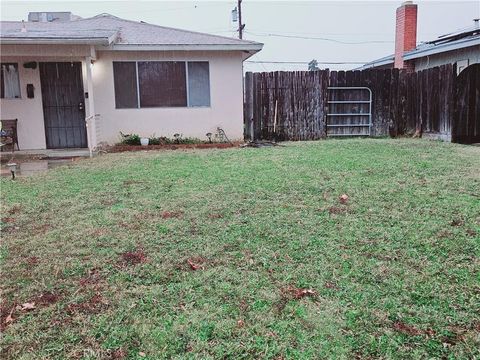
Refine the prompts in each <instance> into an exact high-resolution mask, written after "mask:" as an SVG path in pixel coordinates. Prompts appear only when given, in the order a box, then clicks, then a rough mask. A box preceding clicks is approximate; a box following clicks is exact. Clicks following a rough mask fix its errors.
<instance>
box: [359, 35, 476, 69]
mask: <svg viewBox="0 0 480 360" xmlns="http://www.w3.org/2000/svg"><path fill="white" fill-rule="evenodd" d="M471 46H478V51H480V29H478V28H476V27H472V28H467V29H463V30H462V31H459V32H454V33H451V34H448V35H444V36H440V37H439V38H438V39H435V40H432V41H428V42H425V43H421V44H420V45H418V46H417V47H416V48H415V49H414V50H411V51H408V52H406V53H404V54H403V59H404V60H411V59H416V58H420V57H424V56H429V55H432V54H437V53H442V52H447V51H452V50H457V49H462V48H466V47H471ZM394 59H395V56H394V55H389V56H385V57H383V58H380V59H376V60H373V61H370V62H368V63H366V64H365V65H363V66H362V67H361V68H359V69H362V70H363V69H368V68H372V67H377V66H382V65H388V64H392V63H393V62H394Z"/></svg>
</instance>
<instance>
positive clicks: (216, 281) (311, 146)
mask: <svg viewBox="0 0 480 360" xmlns="http://www.w3.org/2000/svg"><path fill="white" fill-rule="evenodd" d="M342 194H347V195H348V196H349V200H348V203H347V204H341V203H340V202H339V196H340V195H342ZM1 199H2V203H1V205H2V245H1V250H0V261H1V270H2V274H1V275H2V276H1V279H2V281H1V288H2V295H3V300H2V309H3V311H4V313H5V312H9V311H11V310H12V309H13V312H12V316H13V319H14V320H13V322H11V323H10V324H9V325H8V326H7V327H6V328H5V329H4V331H3V334H2V340H1V341H2V358H11V359H41V358H55V359H57V358H86V359H95V358H122V357H124V358H131V359H135V358H137V359H145V358H148V359H158V358H177V359H180V358H191V359H194V358H198V359H209V358H212V359H213V358H235V359H238V358H244V359H246V358H270V359H281V358H285V359H294V358H298V359H309V358H312V359H313V358H337V359H341V358H345V359H351V358H354V357H357V358H379V357H381V358H397V359H405V358H452V359H453V358H459V359H461V358H475V357H480V351H479V349H480V338H479V333H480V275H479V268H480V261H479V255H480V235H479V234H480V148H478V147H468V146H461V145H454V144H446V143H441V142H433V141H422V140H410V139H402V140H388V139H359V140H327V141H320V142H308V143H307V142H305V143H300V142H299V143H287V144H286V146H285V147H275V148H263V149H228V150H204V151H191V152H190V151H185V152H184V151H175V152H173V151H172V152H141V153H123V154H108V155H104V156H99V157H97V158H95V159H92V160H90V159H89V160H83V161H79V162H77V163H76V164H75V165H72V166H65V167H59V168H56V169H54V170H52V171H50V172H49V173H47V174H45V175H42V176H37V177H34V178H20V179H18V180H17V181H15V182H12V181H10V180H8V179H2V180H1ZM128 252H130V253H128ZM125 253H127V254H125ZM188 261H190V262H191V263H192V264H193V265H194V266H195V267H196V266H198V269H197V270H192V269H191V266H190V265H189V263H188ZM295 289H312V290H313V291H315V295H314V296H305V297H302V298H300V299H297V298H295V296H294V291H295ZM42 294H43V296H42ZM26 302H35V309H33V310H31V311H24V310H19V309H15V305H19V304H23V303H26ZM7 315H8V314H6V315H5V314H3V316H2V321H3V322H4V321H5V317H6V316H7ZM3 325H4V324H2V326H3Z"/></svg>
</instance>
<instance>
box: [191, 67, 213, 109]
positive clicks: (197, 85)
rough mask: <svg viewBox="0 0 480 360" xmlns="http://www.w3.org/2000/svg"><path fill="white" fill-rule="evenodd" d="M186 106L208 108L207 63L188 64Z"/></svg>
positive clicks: (208, 80) (208, 83) (208, 79)
mask: <svg viewBox="0 0 480 360" xmlns="http://www.w3.org/2000/svg"><path fill="white" fill-rule="evenodd" d="M188 106H210V75H209V68H208V62H207V61H201V62H200V61H198V62H189V63H188Z"/></svg>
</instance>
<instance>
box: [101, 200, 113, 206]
mask: <svg viewBox="0 0 480 360" xmlns="http://www.w3.org/2000/svg"><path fill="white" fill-rule="evenodd" d="M116 203H117V200H116V199H102V200H100V204H102V205H105V206H112V205H115V204H116Z"/></svg>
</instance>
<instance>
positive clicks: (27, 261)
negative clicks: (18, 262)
mask: <svg viewBox="0 0 480 360" xmlns="http://www.w3.org/2000/svg"><path fill="white" fill-rule="evenodd" d="M39 262H40V260H39V259H38V257H36V256H29V257H27V258H26V259H25V264H27V265H28V266H35V265H37V264H38V263H39Z"/></svg>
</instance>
